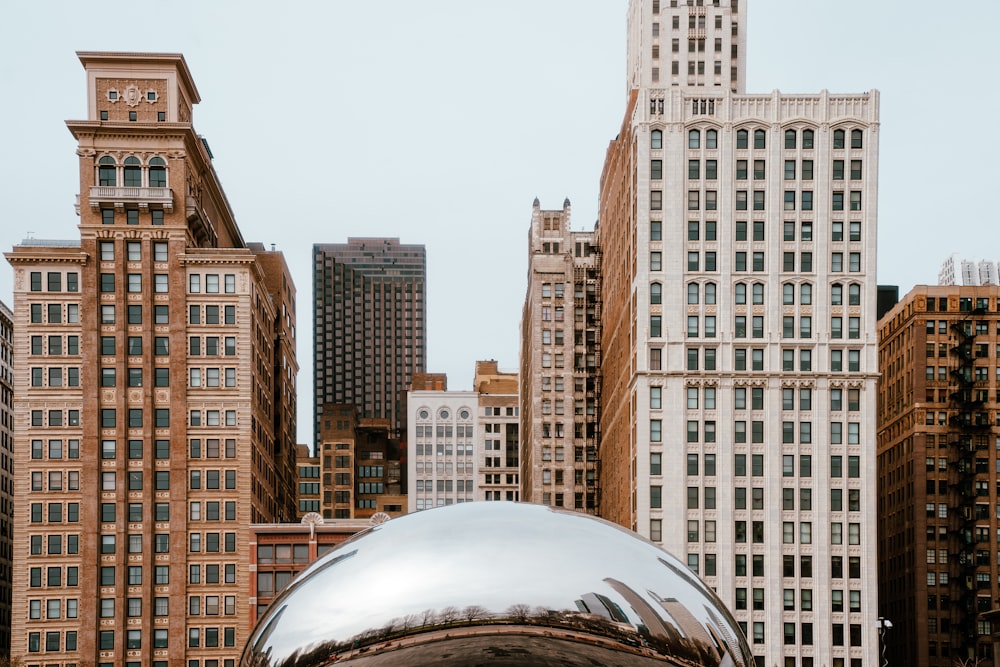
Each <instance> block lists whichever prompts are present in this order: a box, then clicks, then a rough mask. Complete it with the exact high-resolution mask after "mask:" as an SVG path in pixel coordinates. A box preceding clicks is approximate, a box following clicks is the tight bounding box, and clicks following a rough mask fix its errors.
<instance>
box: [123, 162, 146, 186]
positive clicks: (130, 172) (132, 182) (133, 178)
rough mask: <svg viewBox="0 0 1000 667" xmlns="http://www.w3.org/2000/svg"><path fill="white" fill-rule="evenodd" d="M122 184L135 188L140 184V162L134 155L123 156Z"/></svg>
mask: <svg viewBox="0 0 1000 667" xmlns="http://www.w3.org/2000/svg"><path fill="white" fill-rule="evenodd" d="M122 185H124V186H125V187H126V188H137V187H140V186H141V185H142V163H141V162H139V158H137V157H135V156H131V157H127V158H125V178H124V179H123V181H122Z"/></svg>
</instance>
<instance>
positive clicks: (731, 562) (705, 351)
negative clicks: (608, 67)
mask: <svg viewBox="0 0 1000 667" xmlns="http://www.w3.org/2000/svg"><path fill="white" fill-rule="evenodd" d="M746 10H747V5H746V2H739V3H737V0H705V1H702V0H697V2H695V1H694V0H689V1H688V2H678V1H677V0H670V1H669V2H667V1H666V0H663V1H658V0H632V1H631V2H630V3H629V14H628V16H629V21H628V26H629V27H628V31H629V32H628V82H629V86H628V87H629V91H628V100H627V107H626V111H625V116H624V120H623V123H622V127H621V131H620V133H619V134H618V136H617V137H616V138H615V139H614V140H613V141H612V142H611V145H610V146H609V149H608V152H607V158H606V161H605V165H604V172H603V175H602V178H601V204H600V226H599V229H598V245H599V247H600V249H601V277H602V280H601V285H602V293H601V297H602V301H603V303H602V306H601V308H602V332H603V335H602V345H601V355H602V356H601V375H602V378H601V387H602V392H601V409H600V414H601V427H600V432H601V445H600V454H599V459H600V463H601V480H600V488H601V495H600V505H599V507H600V514H601V515H602V516H604V517H605V518H608V519H611V520H613V521H615V522H618V523H620V524H622V525H624V526H627V527H629V528H632V529H634V530H637V531H638V532H640V533H642V534H644V535H647V536H649V537H650V538H651V539H653V540H654V541H656V542H659V543H661V544H662V545H663V546H664V547H665V548H667V549H668V550H669V551H671V552H673V553H675V554H677V555H678V556H680V557H681V558H684V559H686V561H687V563H688V565H689V567H690V568H691V569H692V570H694V571H696V572H698V573H699V574H700V575H701V576H702V577H703V578H704V579H705V580H706V581H707V582H708V583H709V584H710V585H712V586H713V587H715V588H716V589H717V590H718V593H719V595H720V596H721V597H722V599H723V600H724V601H725V602H726V603H727V604H728V606H729V607H730V609H732V610H733V611H734V613H735V614H736V616H737V619H738V620H739V621H740V623H741V624H742V625H743V626H744V628H745V630H746V633H747V636H748V639H749V640H750V642H751V646H752V648H753V650H754V653H755V655H756V656H757V657H758V661H759V664H761V665H768V666H770V665H773V664H779V665H786V666H787V665H795V666H796V667H820V666H822V665H827V666H838V667H848V666H851V667H857V666H859V665H862V664H863V665H870V664H875V663H876V662H877V657H876V656H877V648H878V647H877V641H878V639H877V635H876V632H875V625H874V619H875V618H876V617H877V611H876V609H877V607H876V585H875V584H876V578H875V576H876V561H875V546H876V544H875V517H876V514H875V474H874V462H875V399H876V396H875V382H876V377H877V374H878V367H877V358H876V344H877V342H876V336H875V326H876V296H877V290H876V283H875V279H876V275H875V248H876V211H877V208H876V195H877V172H878V132H879V124H878V120H879V118H878V93H877V92H876V91H872V92H869V93H865V94H861V95H839V94H838V95H834V94H830V93H828V92H826V91H823V92H820V93H819V94H812V95H787V94H782V93H780V92H778V91H774V92H771V93H767V94H764V95H751V94H745V92H744V64H743V62H744V61H743V58H744V54H745V51H746V49H745V44H746V25H747V21H746ZM779 591H780V592H781V594H780V597H779V594H778V592H779Z"/></svg>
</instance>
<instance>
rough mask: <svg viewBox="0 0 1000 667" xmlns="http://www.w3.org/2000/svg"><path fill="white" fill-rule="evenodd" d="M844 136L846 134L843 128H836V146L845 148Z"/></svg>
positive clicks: (834, 140)
mask: <svg viewBox="0 0 1000 667" xmlns="http://www.w3.org/2000/svg"><path fill="white" fill-rule="evenodd" d="M844 136H845V135H844V131H843V130H834V131H833V147H834V148H843V147H844Z"/></svg>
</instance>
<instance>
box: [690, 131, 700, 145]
mask: <svg viewBox="0 0 1000 667" xmlns="http://www.w3.org/2000/svg"><path fill="white" fill-rule="evenodd" d="M688 148H701V131H700V130H688Z"/></svg>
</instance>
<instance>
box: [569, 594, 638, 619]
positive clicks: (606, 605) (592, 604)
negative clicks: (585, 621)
mask: <svg viewBox="0 0 1000 667" xmlns="http://www.w3.org/2000/svg"><path fill="white" fill-rule="evenodd" d="M576 607H577V609H579V610H580V611H583V612H587V613H591V614H596V615H598V616H602V617H604V618H606V619H608V620H611V621H615V622H616V623H628V622H629V618H628V615H626V614H625V612H624V611H622V608H621V607H620V606H618V603H616V602H614V601H613V600H611V598H609V597H608V596H607V595H601V594H600V593H584V594H583V595H582V596H580V599H579V600H577V601H576Z"/></svg>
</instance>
